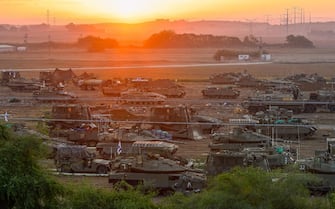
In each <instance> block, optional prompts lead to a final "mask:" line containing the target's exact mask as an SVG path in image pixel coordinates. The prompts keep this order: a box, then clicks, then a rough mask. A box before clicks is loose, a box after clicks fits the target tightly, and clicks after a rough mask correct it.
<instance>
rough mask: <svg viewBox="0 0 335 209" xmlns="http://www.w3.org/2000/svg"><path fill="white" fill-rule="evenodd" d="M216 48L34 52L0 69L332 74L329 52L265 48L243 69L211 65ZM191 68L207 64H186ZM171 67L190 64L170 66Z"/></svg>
mask: <svg viewBox="0 0 335 209" xmlns="http://www.w3.org/2000/svg"><path fill="white" fill-rule="evenodd" d="M216 50H217V49H213V48H208V49H141V48H131V49H125V48H120V49H115V50H109V51H106V52H104V53H88V52H86V51H83V50H79V49H71V50H65V51H64V50H50V51H49V50H38V51H27V52H24V53H5V54H1V56H0V69H3V70H8V69H40V70H43V69H44V70H53V69H55V68H56V67H57V68H60V69H68V68H72V69H74V70H76V71H77V73H78V74H80V73H81V72H83V71H86V70H80V68H85V67H89V68H91V69H92V70H91V72H94V73H95V74H96V75H97V76H98V77H102V78H111V77H151V78H170V79H198V80H199V79H207V78H208V77H209V75H211V74H215V73H222V72H232V71H235V72H241V71H244V70H247V71H248V72H249V73H251V74H253V75H254V76H256V77H259V78H269V77H284V76H288V75H292V74H296V73H308V74H311V73H318V74H320V75H322V76H326V77H333V76H334V74H335V73H334V69H335V49H324V48H323V49H286V48H280V49H279V48H273V49H267V50H268V51H269V52H270V53H271V54H272V58H273V59H272V63H271V64H266V65H248V66H245V65H228V66H219V65H213V64H218V63H217V62H215V61H214V60H213V58H212V57H213V55H214V53H215V52H216ZM194 64H198V65H206V64H210V65H211V66H192V65H194ZM237 64H242V63H237ZM243 64H245V63H243ZM176 65H190V66H181V67H176ZM128 67H129V68H128ZM95 68H96V69H95ZM99 68H100V69H99ZM94 69H95V70H94Z"/></svg>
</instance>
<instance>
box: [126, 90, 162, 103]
mask: <svg viewBox="0 0 335 209" xmlns="http://www.w3.org/2000/svg"><path fill="white" fill-rule="evenodd" d="M165 101H166V96H164V95H161V94H158V93H155V92H143V91H138V90H135V89H130V90H127V91H124V92H121V94H120V98H119V102H120V103H121V104H142V105H157V104H163V103H164V102H165Z"/></svg>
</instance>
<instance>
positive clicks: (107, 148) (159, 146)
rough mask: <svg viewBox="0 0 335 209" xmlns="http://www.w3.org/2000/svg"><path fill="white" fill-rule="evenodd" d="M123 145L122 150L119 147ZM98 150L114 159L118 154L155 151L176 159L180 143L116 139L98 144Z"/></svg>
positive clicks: (130, 154) (103, 155)
mask: <svg viewBox="0 0 335 209" xmlns="http://www.w3.org/2000/svg"><path fill="white" fill-rule="evenodd" d="M119 147H121V148H122V151H120V150H119V153H118V148H119ZM96 150H97V152H98V153H99V155H100V156H102V157H103V158H104V159H112V158H114V157H117V156H118V155H122V156H134V155H138V154H146V153H153V154H159V155H160V156H162V157H165V158H169V159H176V158H175V156H174V154H175V153H176V152H177V150H178V145H175V144H173V143H169V142H164V141H158V140H157V141H151V140H142V141H140V140H138V141H121V140H120V141H114V142H100V143H98V144H97V145H96Z"/></svg>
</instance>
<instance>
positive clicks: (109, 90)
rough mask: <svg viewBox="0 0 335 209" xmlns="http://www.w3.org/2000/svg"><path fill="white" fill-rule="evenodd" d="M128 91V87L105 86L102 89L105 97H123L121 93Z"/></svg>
mask: <svg viewBox="0 0 335 209" xmlns="http://www.w3.org/2000/svg"><path fill="white" fill-rule="evenodd" d="M127 89H128V87H126V86H122V85H115V86H103V87H101V91H102V93H103V95H105V96H113V97H119V96H121V92H124V91H126V90H127Z"/></svg>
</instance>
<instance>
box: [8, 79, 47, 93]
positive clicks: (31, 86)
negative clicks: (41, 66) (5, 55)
mask: <svg viewBox="0 0 335 209" xmlns="http://www.w3.org/2000/svg"><path fill="white" fill-rule="evenodd" d="M6 85H7V87H9V88H10V89H11V90H12V91H20V92H33V91H36V90H39V89H40V88H41V83H39V82H38V81H34V80H27V79H24V78H20V79H14V80H10V81H9V82H8V83H7V84H6Z"/></svg>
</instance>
